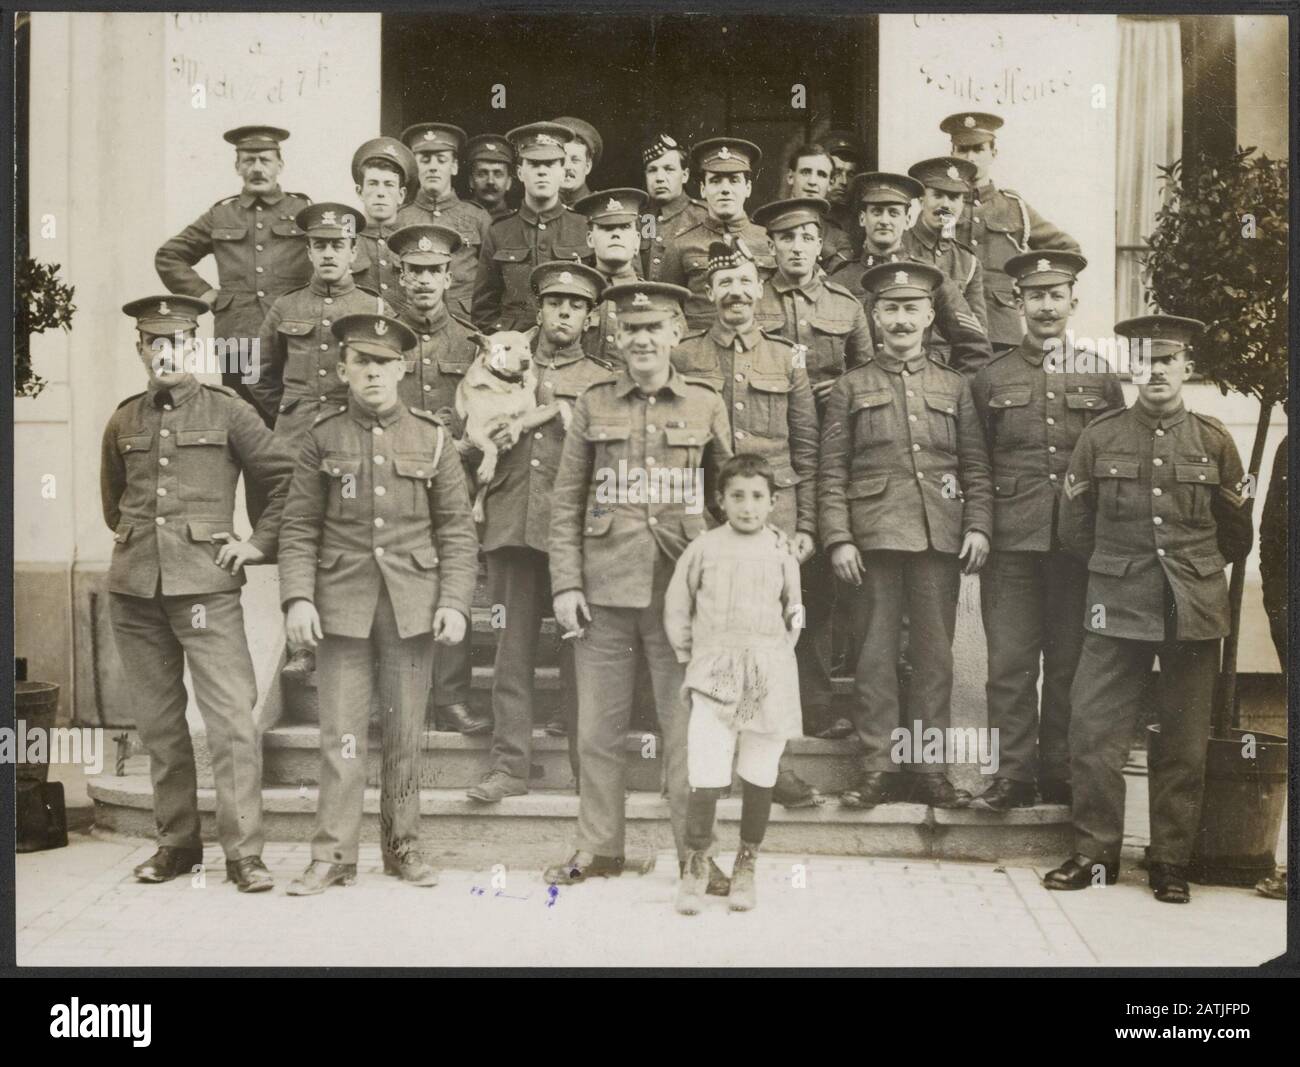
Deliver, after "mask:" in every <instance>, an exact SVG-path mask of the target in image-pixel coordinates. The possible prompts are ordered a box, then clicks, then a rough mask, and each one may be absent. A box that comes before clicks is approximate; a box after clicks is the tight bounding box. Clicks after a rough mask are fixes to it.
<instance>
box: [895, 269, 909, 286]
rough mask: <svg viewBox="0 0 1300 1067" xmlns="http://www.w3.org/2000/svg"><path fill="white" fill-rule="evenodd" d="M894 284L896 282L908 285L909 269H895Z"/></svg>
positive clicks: (896, 283)
mask: <svg viewBox="0 0 1300 1067" xmlns="http://www.w3.org/2000/svg"><path fill="white" fill-rule="evenodd" d="M894 284H895V285H907V284H908V282H907V271H905V270H900V271H895V272H894Z"/></svg>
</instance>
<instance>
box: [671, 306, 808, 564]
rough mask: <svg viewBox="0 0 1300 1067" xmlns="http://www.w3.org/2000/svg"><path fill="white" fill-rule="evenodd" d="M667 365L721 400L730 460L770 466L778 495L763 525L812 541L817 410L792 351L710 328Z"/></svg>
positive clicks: (766, 338) (718, 326) (761, 336)
mask: <svg viewBox="0 0 1300 1067" xmlns="http://www.w3.org/2000/svg"><path fill="white" fill-rule="evenodd" d="M672 358H673V366H674V367H676V368H677V370H679V371H680V372H681V373H682V376H683V377H685V378H687V379H689V380H691V381H699V382H704V383H705V384H706V385H708V386H710V387H711V388H712V389H714V390H716V391H717V392H718V393H720V394H722V399H723V401H724V402H725V404H726V409H727V411H728V413H729V414H730V418H731V434H730V444H731V452H732V453H733V454H735V455H741V454H742V453H747V452H748V453H753V454H755V455H759V456H762V457H763V458H765V459H766V460H767V461H768V462H769V463H770V464H771V465H772V474H773V475H774V476H775V478H776V488H777V491H778V495H777V499H776V504H775V506H774V507H773V508H772V515H771V518H770V519H769V520H768V521H769V522H770V523H771V525H773V526H775V527H776V528H777V529H778V530H782V531H784V532H785V533H786V534H787V535H793V534H795V533H806V534H808V535H809V536H811V537H812V538H813V539H814V540H816V537H817V409H816V406H815V405H814V403H813V398H812V388H811V387H810V386H809V384H808V372H807V371H806V370H804V369H803V367H800V366H797V365H796V364H797V363H798V362H799V361H798V360H797V359H796V357H795V347H794V345H793V344H792V343H791V342H789V341H787V340H785V339H784V338H782V337H777V336H776V335H775V334H767V333H764V332H763V331H762V330H760V329H759V328H758V326H757V325H752V326H751V327H750V328H749V329H748V330H746V331H744V332H741V333H738V332H736V331H734V330H731V329H730V328H729V327H726V326H723V325H722V323H720V322H715V323H714V324H713V325H712V326H710V327H709V329H708V330H705V331H702V332H700V333H693V334H687V335H686V336H685V337H684V338H682V343H681V344H680V345H678V346H677V348H676V349H674V350H673V357H672ZM792 490H793V492H792Z"/></svg>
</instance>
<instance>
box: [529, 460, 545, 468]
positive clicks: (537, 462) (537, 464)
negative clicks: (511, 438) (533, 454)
mask: <svg viewBox="0 0 1300 1067" xmlns="http://www.w3.org/2000/svg"><path fill="white" fill-rule="evenodd" d="M528 462H529V465H530V466H533V467H540V466H541V465H542V461H541V460H540V459H533V460H529V461H528Z"/></svg>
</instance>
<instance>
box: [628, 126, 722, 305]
mask: <svg viewBox="0 0 1300 1067" xmlns="http://www.w3.org/2000/svg"><path fill="white" fill-rule="evenodd" d="M687 162H688V160H687V157H686V149H684V148H683V147H682V146H681V145H680V144H678V143H677V139H676V138H675V137H673V136H672V135H670V134H667V133H659V134H656V135H655V136H654V138H653V139H652V140H650V141H648V142H647V143H646V145H645V147H644V148H642V149H641V164H642V166H643V167H644V168H645V188H646V192H647V193H649V194H650V202H651V204H652V205H653V207H654V210H655V217H654V230H653V233H651V234H648V235H647V236H646V238H645V240H644V241H643V242H642V250H641V255H642V264H641V266H642V273H643V274H644V275H645V277H647V278H649V279H650V280H651V281H661V280H662V275H663V264H664V255H665V250H666V249H667V248H668V246H669V245H671V244H673V243H674V242H675V241H676V240H677V238H678V237H679V236H680V235H681V234H683V233H685V232H686V231H687V230H689V229H690V228H691V227H692V226H695V225H696V224H697V223H700V222H703V221H704V219H705V218H706V217H707V216H708V209H707V208H705V206H704V205H703V204H702V203H700V201H698V200H693V199H691V198H690V197H689V196H687V195H686V182H687V180H688V179H689V178H690V174H691V172H690V170H689V169H688V167H687Z"/></svg>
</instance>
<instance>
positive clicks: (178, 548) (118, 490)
mask: <svg viewBox="0 0 1300 1067" xmlns="http://www.w3.org/2000/svg"><path fill="white" fill-rule="evenodd" d="M166 392H170V394H171V402H170V404H169V405H168V406H167V407H162V406H159V404H158V403H156V402H155V397H158V394H159V393H166ZM292 470H293V458H292V456H290V455H289V453H288V451H287V450H286V449H285V448H284V445H283V442H282V441H281V440H280V439H279V438H277V437H276V436H275V435H274V434H272V433H271V431H270V430H268V429H267V428H266V426H265V424H263V422H262V420H261V419H260V418H258V416H257V413H256V412H255V411H253V409H252V408H250V407H249V406H248V404H247V403H246V402H245V401H244V400H242V399H240V397H239V396H238V394H237V393H235V391H234V390H233V389H228V388H226V387H225V386H220V385H201V384H200V383H199V381H198V379H196V378H194V377H193V376H191V375H186V376H185V378H184V380H183V381H182V382H180V383H179V384H178V385H175V386H173V387H172V388H171V389H170V390H165V389H161V388H158V387H154V386H151V387H150V388H149V389H148V390H147V391H145V392H143V393H137V394H136V395H135V396H132V397H128V398H127V399H126V400H124V401H122V403H121V404H119V405H118V407H117V410H116V411H114V412H113V415H112V417H111V418H110V419H109V420H108V426H107V427H106V428H105V430H104V441H103V449H102V456H101V461H100V470H99V485H100V493H101V496H102V498H103V505H104V522H105V523H107V524H108V528H109V529H110V530H112V531H113V541H114V544H113V560H112V563H110V564H109V568H108V589H109V592H112V593H125V594H126V595H127V596H139V597H152V596H153V595H154V593H155V592H156V591H157V590H158V588H159V583H160V581H161V589H162V593H163V595H164V596H191V595H193V594H196V593H219V592H224V591H226V590H230V589H238V588H239V587H240V586H241V585H243V584H244V574H243V572H242V571H240V573H238V574H231V573H229V572H228V571H226V570H225V569H224V568H222V567H218V566H217V564H216V555H217V550H218V549H219V548H220V547H221V544H222V543H223V542H225V541H234V540H237V538H236V537H235V533H234V530H235V526H234V511H235V484H236V483H237V482H238V481H239V476H240V474H241V473H242V474H243V475H244V477H245V478H246V479H249V480H252V481H256V482H257V483H258V484H259V485H260V486H261V487H262V488H263V490H264V492H265V494H266V497H267V503H266V509H265V510H264V511H263V512H262V515H261V517H260V518H259V519H258V521H257V525H256V527H255V528H254V530H253V534H252V536H251V537H250V538H249V540H250V542H251V543H252V544H254V545H256V546H257V547H258V548H259V549H261V550H262V552H263V553H264V554H265V555H266V558H267V560H268V561H270V560H273V559H275V552H276V544H277V541H278V534H279V527H280V515H281V513H282V511H283V509H284V500H285V493H286V491H287V490H288V486H289V475H290V473H291V472H292Z"/></svg>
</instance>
